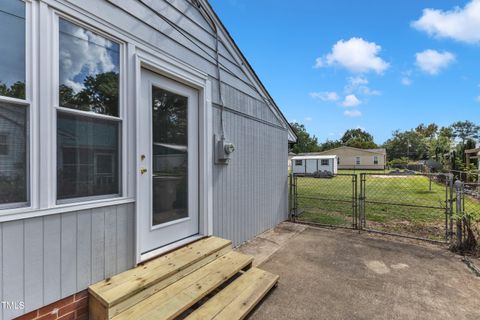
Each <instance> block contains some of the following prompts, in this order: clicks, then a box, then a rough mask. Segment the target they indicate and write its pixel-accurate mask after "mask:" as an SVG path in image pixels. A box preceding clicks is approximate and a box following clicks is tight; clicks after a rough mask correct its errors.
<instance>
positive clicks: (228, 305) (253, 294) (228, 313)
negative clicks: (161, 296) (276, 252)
mask: <svg viewBox="0 0 480 320" xmlns="http://www.w3.org/2000/svg"><path fill="white" fill-rule="evenodd" d="M278 278H279V277H278V276H277V275H274V274H272V273H270V272H267V271H263V270H260V269H257V268H251V269H250V270H248V271H247V272H246V273H244V274H243V275H242V276H240V277H239V278H237V279H235V281H233V282H232V283H230V284H229V285H228V286H227V287H226V288H224V289H223V290H222V291H220V292H219V293H217V294H216V295H215V296H214V297H213V298H211V299H210V300H208V301H207V302H206V303H204V304H203V305H202V306H201V307H200V308H198V309H197V310H195V311H194V312H193V313H192V314H190V315H189V316H188V317H187V318H186V319H188V320H207V319H215V320H217V319H226V320H236V319H243V318H245V317H246V316H247V315H248V314H249V313H250V311H252V309H253V308H254V307H255V306H256V305H257V304H258V303H259V302H260V301H261V300H262V298H263V297H264V296H265V295H266V294H267V293H268V292H269V291H270V290H271V289H272V288H273V286H275V285H276V284H277V282H278Z"/></svg>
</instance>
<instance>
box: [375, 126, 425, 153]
mask: <svg viewBox="0 0 480 320" xmlns="http://www.w3.org/2000/svg"><path fill="white" fill-rule="evenodd" d="M383 147H384V148H385V149H387V154H388V157H389V159H400V158H402V157H406V158H408V159H410V160H421V159H427V158H428V144H427V143H426V141H425V139H424V137H423V136H422V135H420V134H419V133H418V132H416V131H415V130H409V131H404V132H402V131H399V130H397V131H394V132H393V136H392V138H390V139H388V140H387V141H386V142H385V143H384V145H383Z"/></svg>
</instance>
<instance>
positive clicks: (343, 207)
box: [290, 174, 358, 228]
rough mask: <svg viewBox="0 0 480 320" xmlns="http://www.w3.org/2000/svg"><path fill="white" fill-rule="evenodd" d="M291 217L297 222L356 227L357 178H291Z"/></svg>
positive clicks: (350, 176)
mask: <svg viewBox="0 0 480 320" xmlns="http://www.w3.org/2000/svg"><path fill="white" fill-rule="evenodd" d="M290 179H291V184H290V193H291V208H290V209H291V211H290V212H291V217H292V220H294V221H297V222H304V223H312V224H318V225H324V226H334V227H345V228H356V227H357V224H358V213H357V210H358V205H357V199H358V196H357V191H358V190H357V189H358V183H357V175H356V174H337V175H335V176H327V177H313V176H304V175H291V176H290Z"/></svg>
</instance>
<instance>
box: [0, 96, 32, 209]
mask: <svg viewBox="0 0 480 320" xmlns="http://www.w3.org/2000/svg"><path fill="white" fill-rule="evenodd" d="M26 129H27V108H26V107H18V106H9V105H7V104H3V103H2V104H0V204H6V203H20V202H27V187H26V186H27V162H26V149H27V134H26V132H27V131H26Z"/></svg>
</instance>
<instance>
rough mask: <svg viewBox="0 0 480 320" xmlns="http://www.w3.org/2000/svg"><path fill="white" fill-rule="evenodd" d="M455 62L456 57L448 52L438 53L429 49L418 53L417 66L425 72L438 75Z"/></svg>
mask: <svg viewBox="0 0 480 320" xmlns="http://www.w3.org/2000/svg"><path fill="white" fill-rule="evenodd" d="M454 61H455V55H454V54H453V53H450V52H448V51H444V52H438V51H436V50H432V49H428V50H425V51H422V52H418V53H416V63H417V66H418V67H419V68H420V69H421V70H422V71H424V72H426V73H428V74H431V75H436V74H438V73H439V72H440V71H441V70H442V69H445V68H446V67H448V65H449V64H451V63H452V62H454Z"/></svg>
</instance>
